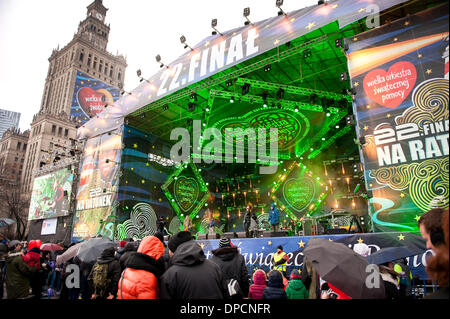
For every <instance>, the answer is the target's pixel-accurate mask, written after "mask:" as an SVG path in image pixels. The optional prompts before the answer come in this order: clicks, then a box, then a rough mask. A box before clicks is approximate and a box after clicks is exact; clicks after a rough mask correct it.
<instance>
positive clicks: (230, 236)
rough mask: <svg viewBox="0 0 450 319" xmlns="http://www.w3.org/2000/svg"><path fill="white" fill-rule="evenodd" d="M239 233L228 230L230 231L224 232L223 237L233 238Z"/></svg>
mask: <svg viewBox="0 0 450 319" xmlns="http://www.w3.org/2000/svg"><path fill="white" fill-rule="evenodd" d="M237 236H238V235H237V234H236V233H232V232H228V233H223V235H222V237H225V238H228V239H232V238H237Z"/></svg>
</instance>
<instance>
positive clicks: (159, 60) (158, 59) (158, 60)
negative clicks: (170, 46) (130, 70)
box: [156, 54, 169, 68]
mask: <svg viewBox="0 0 450 319" xmlns="http://www.w3.org/2000/svg"><path fill="white" fill-rule="evenodd" d="M156 62H158V63H159V64H160V65H159V67H160V68H163V67H166V68H169V66H168V65H165V64H164V63H162V62H161V56H160V55H159V54H158V55H157V56H156Z"/></svg>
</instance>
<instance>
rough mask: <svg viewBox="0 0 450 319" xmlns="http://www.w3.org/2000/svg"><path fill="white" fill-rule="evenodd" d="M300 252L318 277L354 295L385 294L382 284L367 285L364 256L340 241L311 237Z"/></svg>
mask: <svg viewBox="0 0 450 319" xmlns="http://www.w3.org/2000/svg"><path fill="white" fill-rule="evenodd" d="M303 254H304V255H305V257H306V258H307V260H309V261H310V262H311V264H312V266H313V267H314V268H315V269H316V270H317V272H318V273H319V275H320V277H321V278H322V279H323V280H325V281H327V282H329V283H330V284H332V285H333V286H335V287H336V288H338V289H340V290H341V291H343V292H344V293H345V294H347V295H349V296H350V297H352V298H354V299H370V298H384V284H383V281H382V280H380V287H379V288H368V287H367V285H366V279H367V277H368V276H369V275H370V274H371V273H370V272H366V267H367V266H368V265H369V263H368V262H367V260H366V259H365V258H364V257H362V256H360V255H358V254H357V253H355V252H354V251H353V250H352V249H350V248H348V247H347V246H346V245H344V244H342V243H335V242H330V241H329V240H328V239H324V238H312V239H310V240H309V242H308V245H307V246H306V247H305V249H304V250H303Z"/></svg>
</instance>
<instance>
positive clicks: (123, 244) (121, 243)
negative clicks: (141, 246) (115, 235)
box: [119, 240, 127, 248]
mask: <svg viewBox="0 0 450 319" xmlns="http://www.w3.org/2000/svg"><path fill="white" fill-rule="evenodd" d="M126 244H127V242H126V241H125V240H121V241H120V243H119V246H120V248H123V247H125V245H126Z"/></svg>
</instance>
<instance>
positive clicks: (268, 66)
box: [264, 64, 272, 72]
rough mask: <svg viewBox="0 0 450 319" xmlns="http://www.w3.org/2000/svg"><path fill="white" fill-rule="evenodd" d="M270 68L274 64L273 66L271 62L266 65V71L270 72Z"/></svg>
mask: <svg viewBox="0 0 450 319" xmlns="http://www.w3.org/2000/svg"><path fill="white" fill-rule="evenodd" d="M270 70H272V66H271V65H270V64H267V65H266V66H265V67H264V72H269V71H270Z"/></svg>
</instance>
